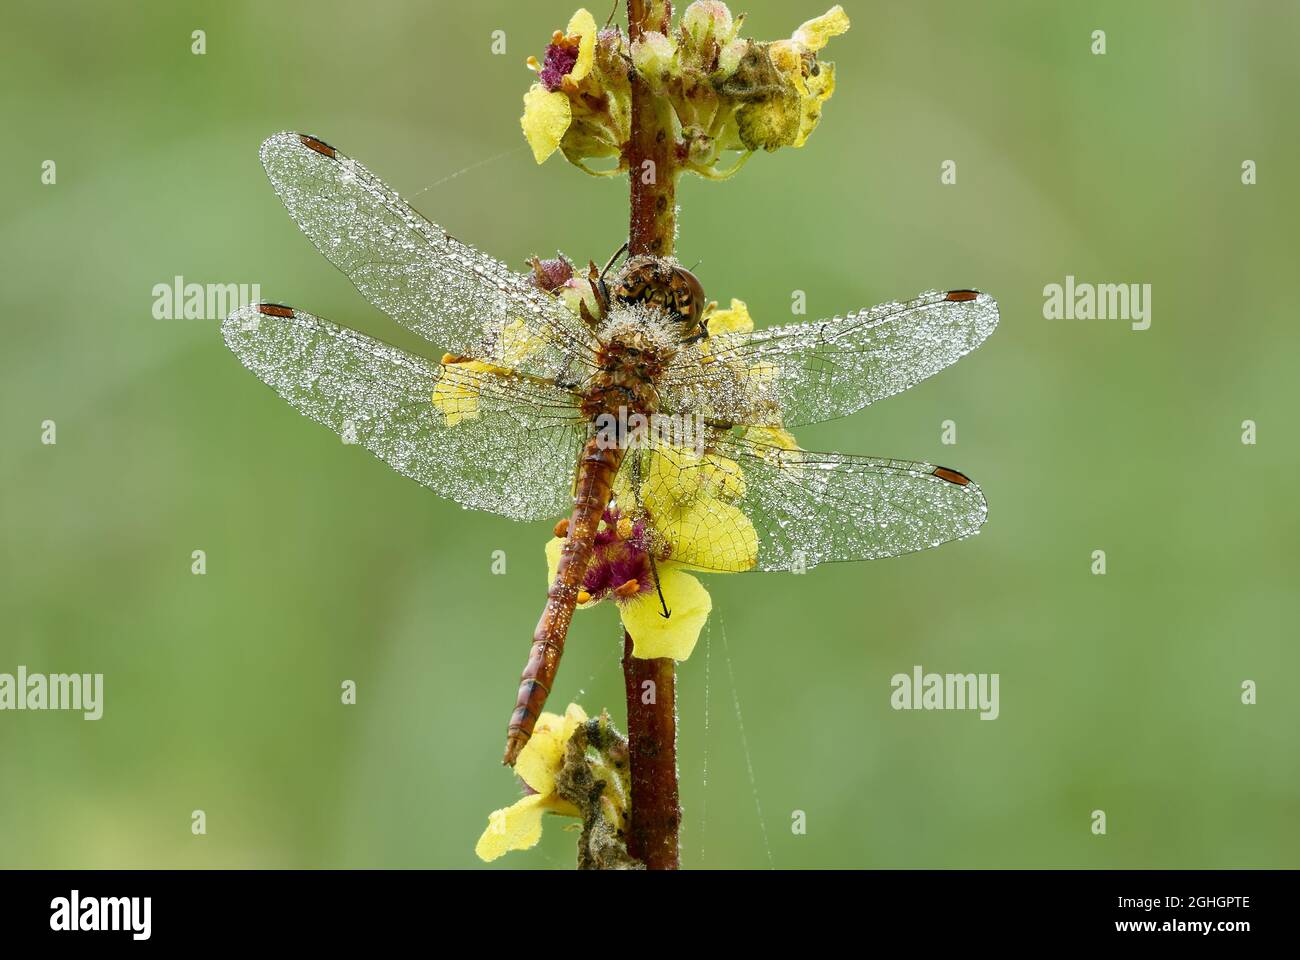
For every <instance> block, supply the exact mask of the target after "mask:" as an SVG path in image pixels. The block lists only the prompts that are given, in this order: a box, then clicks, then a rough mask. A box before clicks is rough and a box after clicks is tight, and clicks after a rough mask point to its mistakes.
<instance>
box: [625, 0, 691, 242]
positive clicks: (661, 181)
mask: <svg viewBox="0 0 1300 960" xmlns="http://www.w3.org/2000/svg"><path fill="white" fill-rule="evenodd" d="M672 12H673V5H672V3H671V2H669V0H627V25H628V37H629V38H630V39H631V40H632V42H634V43H635V42H636V40H637V38H638V37H640V36H641V34H642V33H643V32H645V31H650V30H655V31H658V32H660V33H664V34H667V33H668V28H669V23H670V21H671V19H672ZM676 154H677V136H676V133H675V132H674V130H673V121H672V106H671V104H669V103H668V102H667V100H665V99H663V98H662V97H656V96H655V95H654V92H653V91H652V90H650V88H649V87H648V86H647V85H646V84H645V82H644V81H643V80H642V79H641V78H640V76H639V75H638V74H637V73H636V71H635V70H634V71H633V72H632V129H631V135H630V137H629V139H628V158H627V159H628V167H629V173H628V177H629V180H630V182H631V188H632V189H631V194H632V216H631V221H630V223H629V225H628V252H629V253H630V254H631V255H632V256H634V257H635V256H638V255H640V254H651V255H653V256H656V257H671V256H672V254H673V241H674V240H675V238H676V233H677V175H678V172H679V171H678V164H677V155H676Z"/></svg>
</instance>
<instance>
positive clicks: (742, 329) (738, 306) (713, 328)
mask: <svg viewBox="0 0 1300 960" xmlns="http://www.w3.org/2000/svg"><path fill="white" fill-rule="evenodd" d="M753 332H754V321H753V320H752V319H750V316H749V307H747V306H745V301H744V300H737V299H736V298H735V297H732V298H731V308H730V309H728V310H714V311H713V312H712V313H710V314H709V336H711V337H715V336H720V335H722V334H724V333H753Z"/></svg>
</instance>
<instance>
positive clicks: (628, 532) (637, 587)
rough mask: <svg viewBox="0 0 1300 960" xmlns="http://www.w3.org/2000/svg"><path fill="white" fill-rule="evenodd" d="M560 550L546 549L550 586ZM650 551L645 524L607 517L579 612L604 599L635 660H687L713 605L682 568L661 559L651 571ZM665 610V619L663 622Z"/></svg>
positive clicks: (552, 545) (554, 543)
mask: <svg viewBox="0 0 1300 960" xmlns="http://www.w3.org/2000/svg"><path fill="white" fill-rule="evenodd" d="M746 523H748V521H746ZM563 548H564V539H563V538H561V537H555V538H553V539H552V540H551V541H550V542H549V543H547V544H546V563H547V568H548V581H547V582H548V583H552V582H554V580H555V573H556V569H557V568H558V566H559V562H560V553H561V551H562V550H563ZM651 549H652V546H651V544H650V543H649V542H648V537H647V533H646V529H645V524H644V523H641V522H634V521H633V520H632V519H631V518H629V517H620V515H619V512H618V511H617V510H616V509H611V510H608V511H606V513H605V519H604V521H603V523H602V527H601V529H600V531H599V533H598V534H597V536H596V545H595V548H594V551H593V554H592V558H591V561H590V563H589V564H588V566H587V571H586V574H585V576H584V578H583V589H582V591H581V592H580V593H579V595H578V597H579V601H580V603H579V604H578V606H579V609H586V608H588V607H592V606H595V605H596V604H598V603H600V602H601V601H603V600H606V599H612V600H614V602H615V604H616V605H617V606H618V611H619V616H620V618H621V619H622V621H623V627H624V629H626V630H627V633H628V636H630V637H631V638H632V655H633V656H635V657H640V658H642V659H647V660H648V659H657V658H661V657H671V658H672V659H674V660H685V659H687V658H688V657H689V656H690V655H691V652H692V651H693V650H694V649H695V644H696V641H698V640H699V638H700V631H701V630H703V629H704V622H705V621H706V620H707V619H708V617H709V611H710V610H712V609H713V600H712V598H711V597H710V596H709V592H708V591H707V590H705V589H704V585H703V584H702V583H700V581H699V580H697V579H695V577H693V576H691V575H690V574H689V573H686V572H685V571H686V569H687V568H686V565H685V564H683V563H679V562H677V561H676V560H672V559H659V560H657V561H656V562H655V563H654V565H653V566H652V565H651V560H650V551H651ZM750 565H751V566H752V563H751V564H750ZM656 573H657V574H658V583H657V585H656V576H655V575H656ZM660 591H662V593H663V600H662V602H661V601H660V598H659V595H660ZM665 607H666V608H667V609H668V614H669V615H668V616H666V617H665V616H664V615H663V611H664V608H665Z"/></svg>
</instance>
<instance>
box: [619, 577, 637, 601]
mask: <svg viewBox="0 0 1300 960" xmlns="http://www.w3.org/2000/svg"><path fill="white" fill-rule="evenodd" d="M640 592H641V584H639V583H638V582H637V581H636V580H629V581H627V583H625V584H623V585H622V586H619V587H615V588H614V595H615V596H616V597H621V598H622V599H624V600H626V599H627V598H628V597H635V596H636V595H637V594H638V593H640Z"/></svg>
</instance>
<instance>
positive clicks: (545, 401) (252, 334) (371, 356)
mask: <svg viewBox="0 0 1300 960" xmlns="http://www.w3.org/2000/svg"><path fill="white" fill-rule="evenodd" d="M222 333H223V334H224V336H225V339H226V344H227V345H228V346H229V347H230V349H231V350H233V351H234V352H235V354H236V356H238V357H239V359H240V360H241V361H242V362H243V364H244V366H246V367H248V369H250V370H252V371H253V373H255V374H257V376H258V377H260V378H261V379H262V380H263V381H265V382H266V383H267V384H269V385H270V386H271V387H272V388H273V389H274V390H275V391H276V393H278V394H280V396H282V397H284V399H286V400H287V401H289V403H290V404H292V405H293V406H294V407H295V408H296V409H297V410H298V411H299V412H301V413H304V414H306V415H307V416H309V417H311V418H312V419H313V420H317V421H319V422H320V423H323V424H325V425H326V426H327V427H329V428H330V429H331V430H333V431H334V432H335V433H337V434H339V435H340V436H341V437H343V439H344V441H345V442H350V443H357V444H359V445H360V446H364V447H365V448H366V449H367V450H369V451H370V452H371V453H373V454H374V455H375V456H377V457H378V458H379V459H381V460H383V461H384V462H385V463H387V464H388V465H389V466H391V467H392V468H393V469H394V470H396V471H397V472H398V473H401V474H403V475H404V476H407V477H410V478H411V479H413V480H417V481H419V482H420V483H422V484H424V485H425V486H427V487H429V488H430V489H432V490H433V491H434V492H436V493H438V494H439V495H440V496H443V497H446V498H447V499H449V500H454V501H456V502H457V503H460V504H463V505H464V506H466V507H470V508H472V509H476V510H487V511H489V512H492V513H497V514H500V515H502V516H505V517H510V518H511V519H513V520H538V519H542V518H547V517H555V516H559V515H561V514H563V513H567V512H568V509H569V507H570V505H571V503H572V483H573V471H574V467H575V464H576V462H577V457H578V452H579V449H580V447H581V443H582V440H583V438H584V436H585V425H584V422H583V421H582V419H581V417H580V415H579V413H578V411H577V409H576V408H575V407H574V406H573V401H574V397H573V396H572V395H571V394H569V393H567V392H566V391H564V390H561V389H559V388H557V387H555V386H553V385H550V384H547V383H545V382H542V381H538V380H535V379H534V378H531V377H527V376H524V375H520V374H511V373H509V372H507V371H504V370H497V369H494V368H490V367H488V366H487V365H486V364H469V365H467V364H459V363H457V364H451V365H447V366H444V365H440V364H435V363H431V362H429V361H427V360H424V359H421V358H419V357H415V356H412V355H411V354H408V353H405V352H403V351H401V350H398V349H397V348H396V347H392V346H389V345H388V344H386V343H381V342H380V341H378V340H374V339H371V338H370V337H367V336H365V335H363V334H360V333H357V332H356V331H355V330H348V329H346V328H344V327H339V326H335V325H334V324H332V323H329V322H328V321H325V320H321V319H320V318H318V317H314V316H312V315H311V314H309V313H305V312H304V311H302V310H294V309H292V308H289V307H283V306H279V305H276V304H253V305H251V306H247V307H243V308H241V309H240V310H238V311H237V312H235V313H234V314H232V315H231V316H229V317H228V318H227V319H226V320H225V322H224V324H223V325H222Z"/></svg>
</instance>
